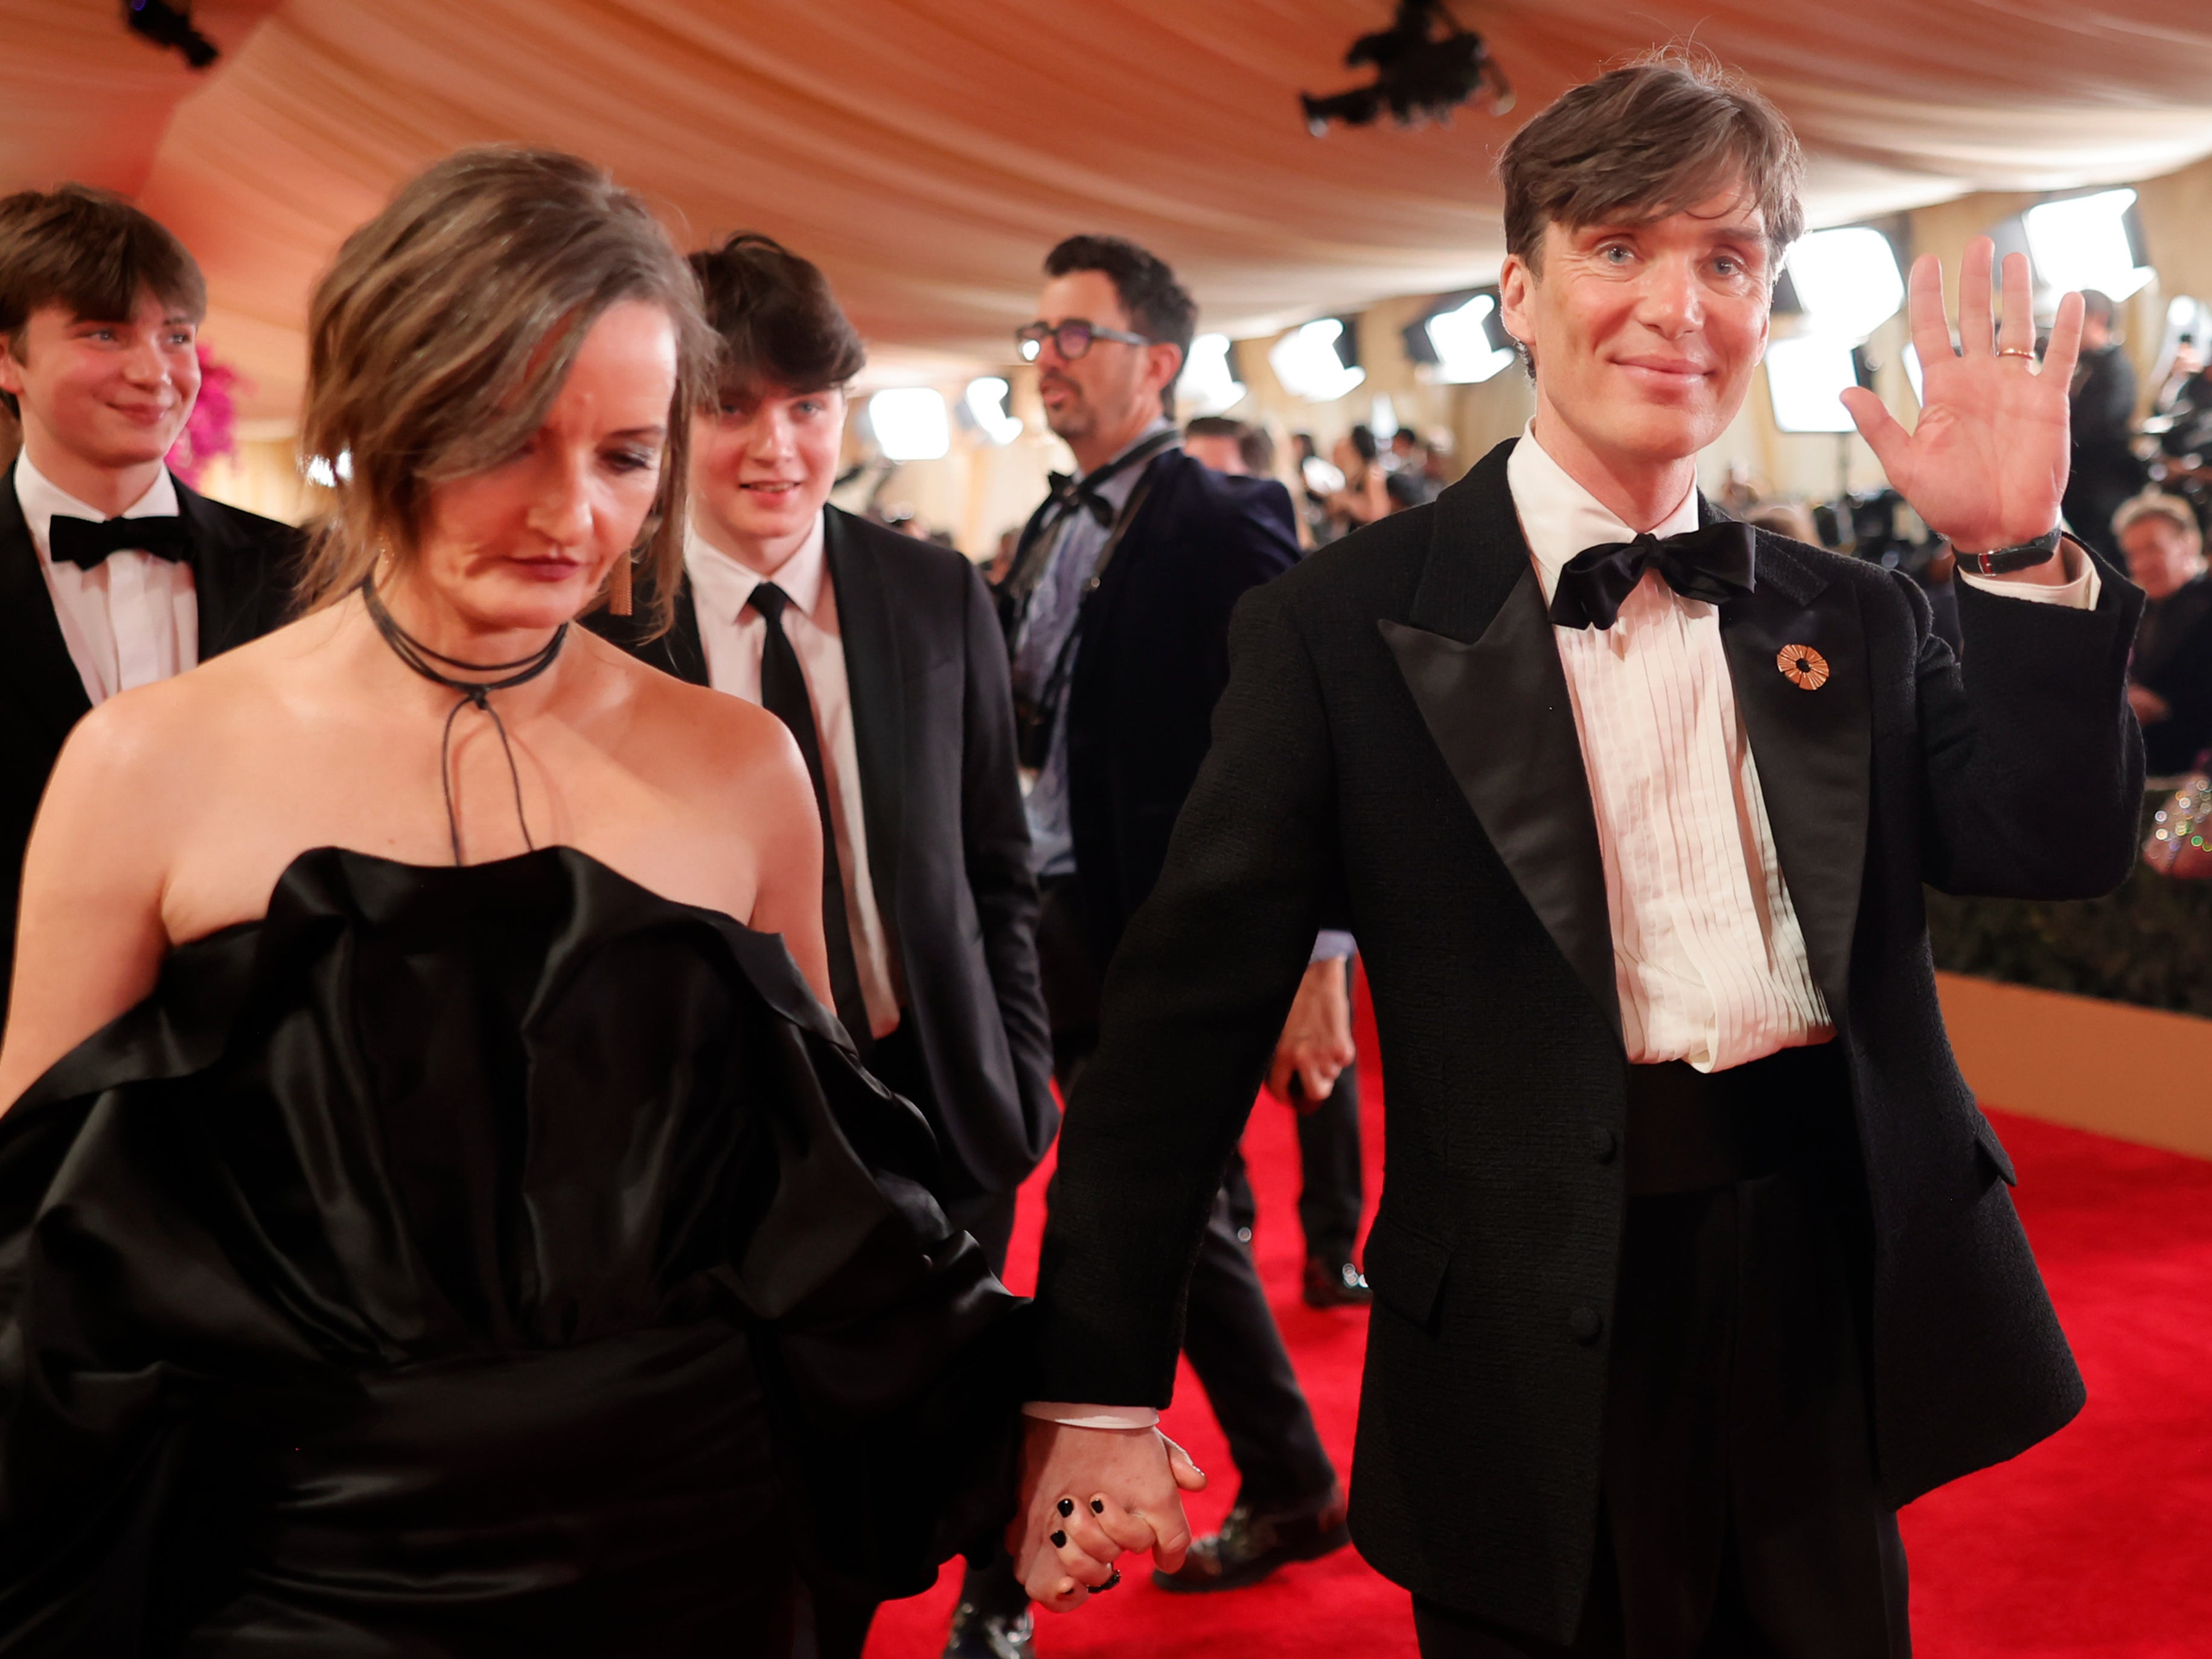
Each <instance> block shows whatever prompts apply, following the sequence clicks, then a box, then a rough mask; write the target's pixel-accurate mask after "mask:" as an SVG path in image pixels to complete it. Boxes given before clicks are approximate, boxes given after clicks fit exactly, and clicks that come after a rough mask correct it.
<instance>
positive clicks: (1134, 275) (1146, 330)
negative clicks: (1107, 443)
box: [1044, 236, 1198, 415]
mask: <svg viewBox="0 0 2212 1659" xmlns="http://www.w3.org/2000/svg"><path fill="white" fill-rule="evenodd" d="M1077 270H1095V271H1097V272H1099V273H1101V274H1102V275H1103V276H1105V278H1106V280H1107V281H1109V282H1110V283H1113V284H1114V295H1115V298H1116V299H1118V300H1120V301H1121V309H1122V310H1124V311H1126V312H1127V313H1129V321H1130V323H1131V325H1133V328H1134V330H1135V331H1136V332H1137V333H1139V334H1141V335H1143V336H1144V337H1146V339H1148V340H1151V341H1152V342H1154V343H1157V344H1159V345H1171V346H1173V347H1175V348H1176V351H1177V352H1179V353H1180V354H1181V356H1180V359H1179V361H1178V362H1176V372H1175V374H1174V375H1172V376H1170V379H1169V380H1168V383H1167V384H1166V385H1165V386H1162V387H1161V388H1160V407H1161V409H1162V410H1164V411H1165V412H1166V413H1168V414H1170V415H1173V414H1174V413H1175V388H1176V380H1178V379H1180V378H1181V377H1182V366H1183V364H1184V363H1187V362H1189V361H1190V342H1191V338H1192V337H1193V336H1194V335H1195V334H1196V333H1197V332H1198V302H1197V301H1195V300H1193V299H1192V298H1191V297H1190V294H1189V292H1188V289H1185V288H1184V287H1183V285H1182V283H1178V282H1177V281H1176V274H1175V272H1174V271H1172V270H1169V269H1168V265H1167V262H1166V261H1165V260H1164V259H1162V258H1160V257H1159V256H1158V254H1154V253H1148V252H1146V251H1145V250H1144V249H1143V248H1140V247H1139V246H1137V245H1136V244H1135V243H1134V242H1132V241H1129V240H1127V239H1126V238H1124V237H1120V236H1071V237H1069V238H1068V239H1067V240H1066V241H1064V242H1062V243H1061V244H1060V246H1058V247H1056V248H1054V249H1053V251H1052V252H1049V253H1048V254H1046V255H1045V256H1044V274H1045V275H1046V276H1066V275H1068V274H1069V273H1070V272H1071V271H1077ZM1092 320H1093V321H1096V320H1097V319H1095V318H1094V319H1092Z"/></svg>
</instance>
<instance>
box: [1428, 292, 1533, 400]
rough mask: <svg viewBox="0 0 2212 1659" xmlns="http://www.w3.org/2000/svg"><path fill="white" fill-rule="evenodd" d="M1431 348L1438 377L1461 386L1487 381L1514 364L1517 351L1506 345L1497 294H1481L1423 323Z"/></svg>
mask: <svg viewBox="0 0 2212 1659" xmlns="http://www.w3.org/2000/svg"><path fill="white" fill-rule="evenodd" d="M1422 328H1423V331H1425V333H1426V334H1427V335H1428V337H1429V346H1430V349H1431V350H1432V351H1434V352H1435V353H1436V359H1437V379H1438V380H1450V381H1454V382H1455V383H1458V384H1460V385H1473V384H1476V383H1479V382H1480V381H1483V380H1488V379H1489V378H1490V377H1491V376H1492V375H1493V374H1497V373H1498V370H1500V369H1502V368H1505V367H1506V366H1507V365H1508V364H1510V363H1511V362H1512V361H1513V359H1514V356H1515V354H1514V352H1513V351H1512V349H1510V347H1506V346H1503V345H1502V344H1501V343H1500V340H1499V336H1500V335H1502V334H1504V323H1503V321H1502V319H1500V318H1499V317H1498V300H1497V296H1496V295H1489V294H1478V295H1475V296H1474V298H1472V299H1470V300H1469V301H1467V303H1466V304H1464V305H1462V306H1456V307H1453V308H1452V309H1451V310H1449V311H1443V312H1438V313H1437V314H1436V315H1435V316H1433V317H1431V318H1430V319H1428V321H1427V322H1426V323H1425V324H1423V325H1422Z"/></svg>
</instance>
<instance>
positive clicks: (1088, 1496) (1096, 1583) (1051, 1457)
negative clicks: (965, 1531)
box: [1006, 1418, 1206, 1613]
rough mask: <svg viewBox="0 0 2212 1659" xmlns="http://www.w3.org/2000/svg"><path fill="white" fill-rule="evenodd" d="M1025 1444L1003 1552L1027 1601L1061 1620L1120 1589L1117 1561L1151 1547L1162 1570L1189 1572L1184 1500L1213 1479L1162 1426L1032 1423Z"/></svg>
mask: <svg viewBox="0 0 2212 1659" xmlns="http://www.w3.org/2000/svg"><path fill="white" fill-rule="evenodd" d="M1023 1428H1024V1433H1023V1440H1022V1498H1021V1510H1020V1512H1019V1513H1018V1515H1016V1516H1015V1517H1014V1520H1013V1522H1012V1524H1011V1525H1009V1526H1008V1527H1007V1528H1006V1548H1007V1549H1008V1550H1009V1551H1010V1552H1012V1555H1013V1558H1014V1571H1015V1573H1016V1574H1017V1575H1018V1577H1020V1579H1021V1581H1022V1585H1023V1588H1024V1589H1027V1590H1028V1591H1029V1594H1030V1600H1031V1601H1036V1602H1038V1603H1040V1604H1042V1606H1044V1607H1048V1608H1050V1609H1051V1610H1052V1611H1053V1612H1054V1613H1066V1612H1067V1611H1068V1610H1069V1609H1071V1608H1073V1607H1081V1606H1082V1605H1083V1604H1084V1602H1085V1601H1088V1600H1090V1599H1091V1595H1092V1593H1093V1592H1094V1591H1097V1590H1101V1589H1111V1588H1112V1587H1113V1585H1115V1584H1116V1583H1120V1582H1121V1571H1120V1569H1118V1568H1117V1567H1115V1565H1114V1559H1115V1557H1116V1556H1118V1555H1121V1554H1122V1553H1126V1552H1132V1551H1142V1550H1150V1551H1151V1552H1152V1560H1153V1562H1154V1563H1155V1564H1156V1565H1158V1567H1159V1568H1160V1570H1161V1571H1164V1572H1173V1571H1175V1570H1176V1568H1177V1567H1179V1566H1181V1565H1182V1558H1183V1553H1184V1552H1185V1551H1187V1550H1188V1549H1189V1547H1190V1522H1189V1521H1188V1519H1187V1518H1186V1517H1185V1516H1184V1515H1183V1512H1182V1493H1184V1492H1202V1491H1204V1490H1205V1488H1206V1476H1205V1475H1204V1474H1202V1473H1200V1470H1199V1468H1198V1465H1196V1464H1195V1463H1194V1462H1191V1461H1190V1457H1189V1455H1188V1454H1187V1453H1186V1452H1185V1451H1184V1450H1183V1449H1182V1447H1181V1446H1178V1445H1176V1443H1175V1442H1174V1441H1172V1440H1170V1439H1169V1438H1168V1437H1166V1436H1165V1435H1164V1434H1162V1433H1161V1432H1160V1431H1158V1429H1079V1428H1076V1427H1073V1426H1072V1425H1068V1424H1065V1423H1048V1422H1046V1421H1044V1420H1043V1419H1040V1418H1031V1419H1029V1420H1028V1421H1027V1422H1026V1423H1025V1424H1024V1425H1023Z"/></svg>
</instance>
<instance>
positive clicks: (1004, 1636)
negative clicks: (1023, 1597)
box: [945, 1601, 1036, 1659]
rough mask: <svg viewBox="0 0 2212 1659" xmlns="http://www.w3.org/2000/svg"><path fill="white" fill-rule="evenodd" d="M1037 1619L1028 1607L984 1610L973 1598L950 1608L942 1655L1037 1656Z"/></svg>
mask: <svg viewBox="0 0 2212 1659" xmlns="http://www.w3.org/2000/svg"><path fill="white" fill-rule="evenodd" d="M1035 1637H1036V1620H1034V1619H1033V1618H1032V1617H1031V1616H1030V1610H1029V1609H1028V1608H1027V1607H1024V1608H1023V1609H1022V1610H1021V1611H1020V1612H1019V1613H983V1612H981V1611H979V1610H978V1609H977V1607H976V1606H975V1603H974V1602H973V1601H963V1602H962V1603H961V1604H960V1605H959V1606H958V1607H955V1608H954V1609H953V1611H952V1633H951V1635H950V1636H948V1637H946V1638H945V1659H1036V1641H1035V1639H1034V1638H1035Z"/></svg>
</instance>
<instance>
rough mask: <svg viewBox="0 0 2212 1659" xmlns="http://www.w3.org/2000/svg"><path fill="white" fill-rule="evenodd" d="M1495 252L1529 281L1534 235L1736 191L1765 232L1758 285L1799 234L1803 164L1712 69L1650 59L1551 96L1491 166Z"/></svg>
mask: <svg viewBox="0 0 2212 1659" xmlns="http://www.w3.org/2000/svg"><path fill="white" fill-rule="evenodd" d="M1804 180H1805V157H1804V154H1803V152H1802V150H1800V149H1798V147H1797V138H1796V134H1795V133H1793V132H1791V131H1790V124H1789V123H1788V122H1787V121H1785V120H1784V119H1783V118H1782V112H1780V111H1779V110H1778V109H1776V108H1775V107H1774V106H1773V105H1772V104H1771V103H1769V102H1767V100H1765V97H1764V96H1762V95H1761V94H1760V93H1759V91H1758V89H1757V88H1754V87H1753V86H1752V85H1751V83H1750V82H1747V81H1745V80H1744V79H1742V78H1741V76H1736V75H1735V74H1733V73H1731V72H1730V71H1729V70H1726V69H1724V68H1723V67H1722V66H1721V64H1719V63H1718V62H1717V61H1716V60H1714V59H1713V58H1710V57H1708V56H1705V55H1704V54H1702V53H1699V54H1693V53H1691V52H1685V51H1683V50H1680V49H1679V48H1675V49H1668V50H1665V51H1662V52H1654V53H1652V54H1651V55H1650V56H1649V57H1646V58H1642V59H1639V60H1638V62H1636V63H1633V64H1628V65H1626V67H1624V68H1621V69H1617V70H1612V71H1610V72H1608V73H1607V74H1605V75H1601V76H1599V77H1598V78H1597V79H1596V80H1595V81H1592V82H1588V83H1587V84H1585V85H1583V86H1579V87H1577V88H1573V89H1572V90H1571V91H1570V92H1567V93H1565V94H1561V96H1560V97H1559V100H1557V101H1556V102H1555V103H1553V105H1552V106H1551V107H1549V108H1548V109H1547V110H1545V111H1544V112H1542V113H1541V114H1540V115H1538V116H1537V117H1536V118H1535V119H1534V120H1533V121H1531V122H1529V123H1528V125H1526V126H1524V127H1522V129H1521V131H1518V132H1516V133H1515V134H1514V135H1513V137H1512V138H1511V140H1510V142H1509V143H1507V144H1506V146H1505V149H1504V151H1503V152H1502V153H1501V154H1500V155H1499V156H1498V181H1499V183H1501V184H1502V185H1504V189H1505V251H1506V252H1508V253H1512V254H1517V255H1518V256H1519V257H1520V258H1522V259H1524V260H1526V261H1527V262H1528V266H1529V268H1530V269H1531V270H1541V264H1540V261H1541V252H1542V246H1543V240H1544V227H1545V226H1546V225H1547V224H1553V223H1556V224H1559V225H1560V226H1562V227H1564V228H1568V229H1579V228H1582V227H1583V226H1585V225H1593V224H1596V223H1598V222H1601V221H1603V220H1611V219H1621V220H1627V221H1644V220H1650V219H1663V218H1665V217H1666V216H1668V214H1670V213H1679V212H1680V211H1681V210H1683V209H1685V208H1690V207H1694V206H1696V205H1697V204H1699V203H1700V202H1703V201H1705V200H1707V199H1709V198H1711V197H1714V196H1717V195H1718V194H1720V193H1721V192H1722V191H1726V190H1729V189H1734V188H1741V189H1742V190H1743V191H1744V192H1745V193H1746V194H1747V196H1749V197H1750V198H1751V200H1752V201H1753V203H1754V204H1756V205H1757V206H1758V208H1759V219H1760V222H1761V224H1762V225H1763V226H1764V227H1765V232H1766V245H1767V253H1768V258H1767V276H1768V279H1769V280H1770V281H1771V280H1773V279H1774V278H1775V277H1776V276H1778V274H1779V273H1780V271H1781V269H1782V256H1783V255H1784V253H1786V252H1788V251H1789V248H1790V244H1791V243H1792V242H1794V241H1796V240H1797V238H1798V237H1799V236H1800V235H1802V234H1803V233H1804V229H1805V210H1804V206H1803V204H1802V202H1801V201H1800V200H1799V192H1800V191H1801V190H1802V188H1803V185H1804Z"/></svg>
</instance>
